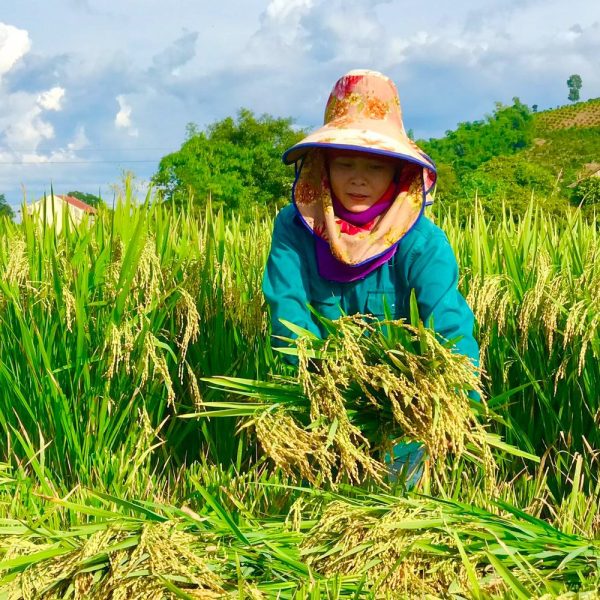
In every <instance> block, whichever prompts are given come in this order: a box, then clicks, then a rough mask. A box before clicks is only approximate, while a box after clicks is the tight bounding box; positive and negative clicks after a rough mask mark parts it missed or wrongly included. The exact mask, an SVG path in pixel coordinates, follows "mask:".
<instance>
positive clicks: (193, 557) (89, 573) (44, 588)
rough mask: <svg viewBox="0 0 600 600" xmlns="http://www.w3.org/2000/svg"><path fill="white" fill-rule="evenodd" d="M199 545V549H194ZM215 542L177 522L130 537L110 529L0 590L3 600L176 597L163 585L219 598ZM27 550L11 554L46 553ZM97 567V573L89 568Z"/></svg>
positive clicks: (21, 548)
mask: <svg viewBox="0 0 600 600" xmlns="http://www.w3.org/2000/svg"><path fill="white" fill-rule="evenodd" d="M203 542H204V547H203V548H199V545H200V544H202V543H203ZM210 544H213V547H216V546H214V540H212V541H211V540H202V539H199V538H198V536H194V535H191V534H189V533H186V532H184V531H181V530H180V529H179V528H178V526H177V523H176V522H172V521H167V522H164V523H152V524H146V525H143V527H141V529H140V531H139V532H138V533H136V534H134V535H132V532H131V531H128V530H127V529H124V528H122V527H119V526H118V525H113V526H110V527H107V528H106V529H104V530H102V531H100V532H98V533H96V534H94V535H92V536H91V537H89V538H88V539H87V540H86V541H85V542H84V543H83V544H82V545H81V546H79V547H77V548H75V549H74V550H73V551H72V552H69V553H67V554H62V555H60V556H57V557H55V558H53V559H50V560H44V561H42V562H39V563H37V564H35V565H34V566H32V567H30V568H28V569H26V570H24V571H23V572H22V573H20V574H19V575H18V576H17V577H16V578H15V579H14V580H12V581H11V582H10V583H8V584H6V585H5V586H4V588H0V596H1V597H3V598H4V597H5V598H7V600H34V599H35V600H58V599H59V598H64V597H65V595H66V594H67V592H69V594H70V595H69V597H70V598H73V599H74V600H77V599H81V600H83V599H84V598H85V599H86V600H87V599H91V600H95V599H97V600H100V599H102V600H106V599H108V598H110V599H111V600H129V599H131V598H144V599H152V600H163V599H169V598H176V597H178V596H177V595H176V594H174V593H172V592H170V591H169V589H168V587H167V585H166V584H165V580H167V581H172V582H176V585H177V586H178V587H180V588H182V589H183V590H185V593H186V594H188V596H189V597H191V598H202V599H209V598H222V597H223V596H224V594H225V591H224V588H223V587H222V583H223V582H222V580H221V579H220V577H219V576H218V575H216V574H215V573H214V564H212V565H211V563H216V562H217V561H218V557H217V556H211V557H209V556H208V555H209V554H210V553H209V552H208V550H209V549H210V547H211V545H210ZM49 548H50V546H48V545H46V546H44V547H40V546H39V545H34V544H28V545H27V546H23V544H21V545H20V546H19V548H15V550H14V551H13V553H12V554H13V555H12V556H7V557H5V560H6V558H16V557H17V556H23V555H27V554H33V553H34V552H39V551H40V550H45V549H49ZM94 567H96V568H94Z"/></svg>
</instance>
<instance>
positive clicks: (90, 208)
mask: <svg viewBox="0 0 600 600" xmlns="http://www.w3.org/2000/svg"><path fill="white" fill-rule="evenodd" d="M56 197H57V198H60V199H61V200H62V201H63V202H66V203H67V204H70V205H71V206H75V207H76V208H79V209H81V210H84V211H85V212H86V213H90V214H95V213H96V212H97V211H96V209H95V208H94V207H93V206H90V205H89V204H86V203H85V202H83V201H82V200H80V199H79V198H75V197H74V196H66V195H65V196H56Z"/></svg>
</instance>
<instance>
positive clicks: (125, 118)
mask: <svg viewBox="0 0 600 600" xmlns="http://www.w3.org/2000/svg"><path fill="white" fill-rule="evenodd" d="M116 99H117V102H118V103H119V112H117V114H116V116H115V125H116V126H117V128H118V129H126V130H127V132H128V133H129V135H131V136H134V137H135V136H137V135H138V133H139V132H138V130H137V129H135V128H134V127H133V124H132V122H131V106H130V105H129V104H128V103H127V100H126V99H125V97H124V96H122V95H119V96H117V98H116Z"/></svg>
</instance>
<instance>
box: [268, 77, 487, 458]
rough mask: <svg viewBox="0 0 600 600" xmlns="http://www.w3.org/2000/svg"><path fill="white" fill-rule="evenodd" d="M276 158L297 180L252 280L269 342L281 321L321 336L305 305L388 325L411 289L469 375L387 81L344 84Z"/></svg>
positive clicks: (440, 251)
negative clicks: (257, 279) (318, 122)
mask: <svg viewBox="0 0 600 600" xmlns="http://www.w3.org/2000/svg"><path fill="white" fill-rule="evenodd" d="M283 160H284V161H285V162H286V163H288V164H291V163H293V164H295V167H296V180H295V182H294V187H293V191H292V203H291V204H290V205H289V206H286V207H285V208H284V209H283V210H281V211H280V213H279V215H278V216H277V219H276V221H275V227H274V231H273V239H272V245H271V252H270V254H269V259H268V262H267V267H266V270H265V275H264V280H263V290H264V293H265V297H266V299H267V302H268V304H269V307H270V310H271V321H272V330H273V334H274V335H276V336H284V337H289V336H290V332H289V330H288V329H287V328H286V327H285V326H284V325H283V324H282V323H281V321H280V319H284V320H287V321H290V322H292V323H294V324H296V325H298V326H300V327H303V328H305V329H308V330H309V331H311V332H313V333H314V334H316V335H317V336H320V337H322V336H324V335H325V332H324V331H323V330H322V329H321V327H320V325H319V323H318V322H317V321H316V320H315V319H314V318H313V315H312V313H311V311H310V310H309V305H310V306H312V307H313V308H314V309H316V311H317V312H318V313H320V314H322V315H323V316H325V317H327V318H329V319H336V318H338V317H340V316H341V314H343V313H344V314H356V313H362V314H371V315H374V316H375V317H377V318H379V319H382V318H383V317H384V306H386V305H387V307H388V309H389V310H390V311H391V313H392V316H393V317H394V318H396V319H401V318H405V319H408V318H409V316H410V296H411V292H412V291H414V293H415V296H416V300H417V303H418V307H419V315H420V317H421V319H422V320H423V321H424V322H425V323H426V324H428V325H430V326H432V327H433V328H434V329H435V331H436V332H438V333H439V334H440V335H441V336H442V337H444V338H446V339H449V340H457V341H456V345H455V349H456V351H457V352H460V353H462V354H465V355H467V356H469V357H470V358H471V359H472V361H473V363H474V364H475V365H477V364H478V358H479V349H478V345H477V342H476V341H475V339H474V337H473V322H474V319H473V313H472V311H471V309H470V308H469V306H468V305H467V303H466V301H465V299H464V298H463V296H462V295H461V294H460V292H459V291H458V288H457V285H458V267H457V263H456V259H455V257H454V253H453V251H452V248H451V247H450V244H449V242H448V239H447V237H446V235H445V234H444V233H443V231H442V230H441V229H440V228H439V227H437V226H436V225H434V224H433V223H432V222H431V221H430V220H429V219H428V218H427V217H425V216H424V214H423V212H424V208H425V206H426V204H428V199H429V192H430V191H431V189H432V188H433V186H434V185H435V180H436V169H435V165H434V163H433V161H432V160H431V159H430V158H429V157H428V156H427V155H426V154H425V153H424V152H423V151H422V150H420V148H419V147H418V146H417V145H416V144H415V143H414V142H413V141H412V140H411V139H410V138H409V137H408V136H407V135H406V132H405V129H404V125H403V122H402V112H401V108H400V100H399V97H398V92H397V90H396V87H395V85H394V83H393V82H392V81H391V80H390V79H389V78H387V77H386V76H384V75H382V74H381V73H378V72H375V71H351V72H350V73H348V74H346V75H344V76H343V77H342V78H341V79H339V80H338V82H337V83H336V84H335V86H334V88H333V90H332V92H331V94H330V96H329V99H328V101H327V106H326V109H325V119H324V125H323V127H321V128H320V129H318V130H317V131H315V132H313V133H311V134H310V135H308V136H307V137H306V138H304V139H303V140H301V141H300V142H299V143H297V144H296V145H294V146H293V147H292V148H290V149H288V150H287V151H286V152H285V154H284V156H283ZM416 447H417V446H415V445H402V446H401V447H397V448H396V449H395V452H394V454H395V456H396V458H397V460H396V461H395V464H394V468H395V469H396V470H397V469H398V468H400V467H402V466H403V465H405V464H408V463H412V462H414V459H415V448H416ZM420 452H421V451H420V450H417V452H416V454H417V455H418V458H420ZM417 462H418V461H417Z"/></svg>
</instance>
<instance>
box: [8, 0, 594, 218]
mask: <svg viewBox="0 0 600 600" xmlns="http://www.w3.org/2000/svg"><path fill="white" fill-rule="evenodd" d="M599 56H600V3H599V2H596V1H592V0H569V2H565V1H564V0H544V1H542V0H503V1H501V0H477V1H467V0H454V1H453V2H448V1H444V2H442V0H438V1H431V0H422V1H421V2H418V3H415V2H411V3H409V2H405V1H403V0H402V1H401V0H346V1H342V0H260V1H259V0H243V2H242V0H238V1H234V0H220V1H219V2H209V1H208V0H172V1H171V2H164V1H162V0H161V1H158V0H143V1H142V0H127V2H123V1H122V0H119V1H117V0H103V1H102V2H101V1H100V0H53V1H52V2H48V1H47V0H46V1H42V0H19V1H18V2H11V1H9V0H4V2H2V10H1V11H0V193H4V194H5V196H6V198H7V199H8V200H9V202H11V204H13V205H15V206H16V205H18V204H20V202H21V201H22V198H23V191H25V193H26V195H27V198H28V199H29V200H33V199H36V198H37V197H39V196H40V195H41V194H43V193H44V192H45V191H46V192H47V191H49V189H50V185H53V187H54V190H55V192H56V193H65V192H67V191H70V190H80V191H84V192H91V193H98V192H100V193H101V194H102V195H103V197H105V198H110V197H112V194H113V190H114V186H115V184H118V183H119V181H120V178H121V174H122V173H123V171H124V170H131V171H133V172H134V173H135V174H136V176H137V181H138V185H139V188H140V190H143V189H144V187H145V185H146V184H147V182H148V180H149V179H150V177H151V176H152V174H153V173H154V172H155V170H156V168H157V165H158V161H159V160H160V158H161V157H162V156H164V155H165V154H167V153H169V152H172V151H174V150H176V149H177V148H179V146H180V145H181V143H182V142H183V140H184V136H185V127H186V124H187V123H190V122H193V123H196V124H197V125H198V126H200V127H204V126H206V125H207V124H209V123H211V122H213V121H215V120H218V119H222V118H224V117H226V116H230V115H234V114H235V113H236V111H237V110H238V109H239V108H240V107H247V108H250V109H252V110H254V111H255V112H257V113H259V114H260V113H270V114H272V115H275V116H290V117H293V118H294V119H295V122H296V123H297V124H298V125H299V126H301V127H308V128H315V127H317V126H318V125H319V124H320V123H321V119H322V113H323V108H324V103H325V101H326V99H327V96H328V94H329V91H330V89H331V86H332V85H333V83H334V82H335V80H336V79H337V78H338V77H339V76H340V75H342V74H343V73H345V72H346V71H348V70H350V69H353V68H371V69H376V70H379V71H382V72H384V73H386V74H387V75H389V76H390V77H392V79H394V81H395V82H396V84H397V86H398V89H399V92H400V97H401V101H402V105H403V109H404V116H405V125H406V127H407V128H410V129H413V131H414V133H415V135H416V136H417V137H432V136H440V135H443V134H444V132H445V131H446V130H447V129H452V128H454V127H455V125H456V124H457V123H458V122H460V121H466V120H473V119H478V118H482V117H483V116H484V115H485V114H487V113H490V112H492V111H493V109H494V102H495V101H501V102H503V103H510V102H511V99H512V98H513V97H514V96H518V97H519V98H520V99H521V100H522V101H523V102H525V103H527V104H529V105H532V104H537V105H538V106H539V109H540V110H542V109H543V108H548V107H554V106H557V105H559V104H565V103H567V94H568V89H567V85H566V80H567V78H568V77H569V75H571V74H572V73H578V74H580V75H581V77H582V80H583V88H582V90H581V97H582V99H588V98H594V97H599V96H600V64H599V63H600V59H598V57H599Z"/></svg>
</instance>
